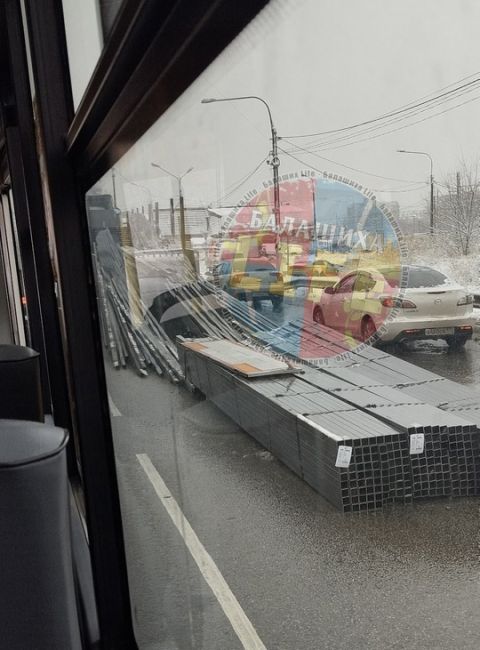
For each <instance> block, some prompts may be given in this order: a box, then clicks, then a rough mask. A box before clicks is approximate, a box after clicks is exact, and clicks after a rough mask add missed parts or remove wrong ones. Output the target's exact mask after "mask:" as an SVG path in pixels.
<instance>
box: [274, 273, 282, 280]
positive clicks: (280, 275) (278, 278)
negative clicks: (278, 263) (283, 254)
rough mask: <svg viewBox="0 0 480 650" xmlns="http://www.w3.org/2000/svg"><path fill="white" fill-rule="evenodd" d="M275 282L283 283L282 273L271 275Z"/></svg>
mask: <svg viewBox="0 0 480 650" xmlns="http://www.w3.org/2000/svg"><path fill="white" fill-rule="evenodd" d="M273 275H274V276H275V278H276V280H277V282H283V274H282V273H274V274H273Z"/></svg>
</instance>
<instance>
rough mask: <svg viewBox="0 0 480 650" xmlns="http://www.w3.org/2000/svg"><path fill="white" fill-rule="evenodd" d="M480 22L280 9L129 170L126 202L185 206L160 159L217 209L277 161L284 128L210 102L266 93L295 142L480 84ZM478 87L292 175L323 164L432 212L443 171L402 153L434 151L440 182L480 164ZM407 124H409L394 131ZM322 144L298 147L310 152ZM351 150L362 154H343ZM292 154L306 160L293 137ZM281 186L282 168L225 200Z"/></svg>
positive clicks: (300, 6) (343, 1)
mask: <svg viewBox="0 0 480 650" xmlns="http://www.w3.org/2000/svg"><path fill="white" fill-rule="evenodd" d="M232 10H233V9H232ZM479 26H480V2H478V1H477V0H420V1H419V0H301V1H298V0H297V1H294V0H273V1H272V2H271V3H270V4H269V5H268V6H267V8H266V9H265V10H264V11H263V12H262V13H261V14H260V15H259V16H258V17H257V18H256V19H255V20H254V21H253V22H252V23H251V25H250V26H249V27H248V28H247V29H246V30H245V31H244V32H243V33H242V34H241V35H240V36H239V37H238V38H237V39H236V41H234V42H233V43H232V44H231V45H230V46H229V48H227V50H226V51H224V52H223V53H222V54H221V55H220V56H219V57H218V59H217V60H216V61H215V62H214V63H213V64H212V65H211V66H210V67H209V68H208V70H206V71H205V73H204V74H203V75H202V76H201V77H200V78H199V79H198V80H197V81H196V82H195V83H194V84H193V85H192V86H191V87H190V88H189V89H188V91H187V92H186V93H184V95H183V96H182V97H181V98H180V99H179V100H178V101H177V102H176V104H175V105H174V106H173V107H172V108H171V109H170V110H169V111H168V112H167V113H166V114H165V115H164V116H163V117H162V118H161V119H160V120H159V121H158V123H157V124H156V125H154V126H153V127H152V128H151V129H150V131H149V132H148V133H147V134H146V135H145V136H144V137H143V138H142V140H141V141H140V142H139V143H137V144H136V145H135V146H134V147H133V148H132V149H131V151H130V152H129V153H128V154H127V155H126V156H125V157H124V159H122V160H121V161H120V162H119V163H118V165H116V169H117V170H118V172H119V174H120V175H121V176H120V178H119V183H122V186H121V187H120V188H117V189H119V190H120V191H119V197H120V199H119V201H123V202H124V204H125V207H132V206H133V205H135V204H136V203H139V202H145V203H146V202H148V201H149V200H152V199H153V200H159V201H160V202H161V203H163V204H167V203H168V198H169V196H171V195H174V196H176V193H177V184H176V182H172V180H171V179H170V178H168V176H166V175H165V174H164V173H163V172H161V171H160V170H158V169H155V168H153V167H151V164H150V163H151V162H152V161H156V162H157V163H159V164H161V165H162V166H163V167H165V168H166V169H168V170H170V171H171V172H172V173H173V174H176V175H179V174H183V173H184V172H185V171H186V170H187V169H189V168H190V167H191V166H193V167H194V170H193V171H192V172H191V173H189V174H188V175H187V176H186V177H185V179H184V181H183V187H184V194H185V197H186V201H187V202H190V204H197V205H201V204H208V203H213V204H215V203H216V201H217V200H218V199H219V198H222V197H223V195H225V194H226V192H227V190H228V189H230V188H231V186H232V185H233V186H235V185H236V182H237V181H238V180H241V179H242V178H243V177H245V176H247V175H248V174H249V173H250V172H252V171H253V170H254V169H255V167H256V166H257V165H258V164H259V163H260V162H261V160H262V159H263V158H264V157H266V156H267V154H268V151H269V146H270V144H269V136H270V129H269V122H268V117H267V113H266V110H265V107H264V106H263V105H262V104H261V103H260V102H256V101H241V102H228V103H227V102H224V103H217V104H207V105H203V104H201V103H200V100H201V99H202V98H203V97H229V96H238V95H259V96H261V97H262V98H264V99H265V100H266V101H267V102H268V103H269V105H270V108H271V111H272V114H273V119H274V122H275V124H276V127H277V129H278V133H279V135H280V136H283V137H288V136H292V135H293V136H295V135H301V134H308V133H316V132H320V131H329V130H333V129H339V128H342V127H346V126H350V125H352V124H356V123H359V122H363V121H366V120H370V119H372V118H375V117H377V116H380V115H382V114H384V113H387V112H390V111H392V110H395V109H397V108H399V107H403V106H404V105H406V104H408V103H410V102H414V101H415V100H420V101H425V99H428V97H430V96H433V95H434V94H437V91H439V92H445V91H446V90H451V89H453V88H454V87H455V86H454V85H451V84H456V82H459V81H460V80H462V79H464V81H463V82H462V83H468V82H473V81H474V80H475V79H477V77H478V78H479V79H480V73H479V74H478V75H475V73H476V72H477V70H480V62H479V50H480V44H479ZM467 77H468V78H467ZM450 85H451V86H450ZM447 86H448V88H445V87H447ZM477 88H478V90H476V89H477ZM442 89H443V90H442ZM468 91H469V92H468V94H464V95H461V96H459V97H458V98H457V99H456V100H455V101H451V102H449V103H442V104H440V105H438V106H437V107H436V108H434V109H432V110H428V111H425V112H422V113H419V114H418V115H416V116H414V117H411V118H409V120H408V123H410V122H413V121H415V120H420V119H424V118H428V119H427V120H426V121H423V122H422V123H420V124H416V125H414V126H411V127H409V128H402V129H401V130H397V131H396V132H394V133H391V134H389V135H385V136H383V137H376V138H372V136H377V135H378V134H379V131H378V130H375V131H369V132H367V133H365V134H364V135H359V136H357V137H356V138H354V139H353V140H360V139H364V138H369V139H368V140H366V141H364V142H356V143H354V144H352V140H349V141H339V142H336V143H331V142H330V144H328V143H327V144H323V145H322V150H321V151H317V152H316V153H317V156H323V157H325V158H328V159H330V161H334V162H329V161H327V160H322V159H321V158H319V157H317V156H315V155H312V154H311V153H306V152H304V151H301V150H297V151H296V152H295V153H294V155H295V156H297V158H298V159H299V160H301V161H302V162H301V163H300V162H297V161H296V160H294V159H292V158H291V157H289V156H288V155H287V154H284V153H281V167H280V170H281V172H282V173H285V172H287V171H293V170H298V169H302V168H307V167H308V166H313V167H314V168H317V169H320V170H327V171H334V172H340V173H342V174H344V175H345V176H348V177H349V178H351V179H352V180H355V181H357V182H359V183H361V184H362V185H367V186H369V187H370V188H372V189H375V190H377V191H380V190H381V191H382V193H381V194H379V196H380V198H381V199H382V200H398V201H400V203H401V205H402V206H403V207H404V208H408V207H409V206H415V205H416V206H420V207H422V205H423V204H424V203H425V200H426V199H427V198H428V192H429V187H428V185H427V184H426V183H427V181H428V179H429V173H430V165H429V161H428V159H427V158H426V157H424V156H414V155H407V154H399V153H396V150H397V149H415V150H423V151H426V152H428V153H430V154H431V156H432V158H433V161H434V176H435V178H436V179H438V180H439V181H443V180H444V178H445V176H446V175H447V174H448V173H450V172H454V171H455V170H456V168H457V166H458V161H459V159H460V158H462V157H463V158H465V159H466V160H468V161H472V160H475V159H476V158H477V157H479V153H480V146H479V143H478V133H479V128H478V114H479V111H480V82H479V84H478V86H476V85H472V86H471V87H469V88H468ZM427 96H428V97H427ZM476 98H479V99H478V101H470V102H469V103H467V104H465V105H464V106H460V107H457V108H455V109H454V110H451V111H450V112H446V113H444V114H443V115H439V116H437V117H432V115H433V114H434V113H436V112H439V111H442V110H445V109H446V108H450V107H452V106H454V105H455V104H460V103H462V102H465V101H469V100H472V99H476ZM402 116H403V115H402ZM406 124H407V121H406V120H403V121H401V122H395V123H393V124H392V125H391V126H390V127H389V128H387V127H385V128H384V129H383V130H384V131H386V130H389V129H398V128H399V127H404V126H405V125H406ZM372 126H375V127H377V126H378V123H375V124H374V125H372ZM365 128H369V127H365ZM354 133H355V132H353V134H354ZM344 134H347V135H350V134H352V131H348V132H342V133H341V134H340V135H344ZM332 137H333V136H329V139H330V140H331V139H332ZM322 139H323V140H325V136H323V138H322V137H320V136H318V137H310V138H304V139H292V140H291V142H293V143H294V144H296V145H300V146H302V147H304V148H307V149H308V148H310V147H311V146H312V145H315V144H318V143H319V141H321V140H322ZM346 142H348V144H349V146H341V147H340V148H337V147H338V145H344V144H346ZM280 146H281V147H282V148H284V149H286V150H290V151H292V146H291V144H289V143H288V142H286V140H282V141H280ZM335 163H341V164H343V165H346V166H348V167H353V168H356V170H360V171H354V170H352V169H347V168H345V167H342V166H340V165H339V164H335ZM363 172H370V173H372V174H377V175H380V176H385V177H391V178H392V179H398V180H387V179H383V178H377V177H375V176H372V175H367V174H365V173H363ZM270 176H271V170H270V168H269V167H268V166H267V165H266V164H263V165H261V166H260V168H259V170H258V171H257V173H255V174H254V175H253V176H252V177H251V178H250V179H249V180H248V181H247V182H246V183H245V184H244V185H241V186H240V187H239V188H238V190H237V191H236V192H234V193H232V194H230V195H229V196H227V197H226V198H225V199H224V204H228V205H231V204H233V203H235V201H236V200H238V199H240V198H241V196H242V194H243V193H244V192H245V191H247V190H250V189H253V188H255V187H256V186H260V184H261V181H262V180H263V179H265V178H269V177H270ZM109 182H110V180H109V176H108V175H107V177H106V178H105V179H104V181H103V182H101V183H100V184H99V186H100V187H104V188H105V189H107V188H108V184H109ZM415 183H418V185H415ZM422 183H423V184H422ZM439 189H441V188H439ZM391 190H401V191H391ZM404 190H407V191H404Z"/></svg>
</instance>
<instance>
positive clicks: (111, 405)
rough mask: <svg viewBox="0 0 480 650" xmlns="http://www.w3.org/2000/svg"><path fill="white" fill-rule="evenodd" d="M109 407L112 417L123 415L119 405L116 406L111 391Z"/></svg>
mask: <svg viewBox="0 0 480 650" xmlns="http://www.w3.org/2000/svg"><path fill="white" fill-rule="evenodd" d="M108 407H109V409H110V415H111V416H112V418H118V417H120V416H121V415H122V414H121V413H120V411H119V410H118V409H117V407H116V406H115V402H114V401H113V399H112V396H111V395H110V393H108Z"/></svg>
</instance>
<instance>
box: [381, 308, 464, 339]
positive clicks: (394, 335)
mask: <svg viewBox="0 0 480 650" xmlns="http://www.w3.org/2000/svg"><path fill="white" fill-rule="evenodd" d="M474 325H475V318H473V317H472V316H471V315H468V316H465V317H460V318H451V319H449V318H442V319H436V320H434V319H432V320H430V321H428V322H425V321H424V320H422V321H418V322H416V321H415V320H408V321H407V320H402V321H400V320H395V321H393V322H392V323H388V324H387V325H386V328H387V331H386V332H385V333H382V335H381V340H382V341H384V342H389V343H390V342H392V343H399V342H401V341H407V340H417V339H445V338H447V337H450V336H462V337H466V338H471V337H472V335H473V328H474Z"/></svg>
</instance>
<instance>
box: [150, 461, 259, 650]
mask: <svg viewBox="0 0 480 650" xmlns="http://www.w3.org/2000/svg"><path fill="white" fill-rule="evenodd" d="M137 459H138V462H139V463H140V465H141V466H142V467H143V469H144V471H145V474H146V475H147V476H148V478H149V479H150V482H151V484H152V485H153V487H154V489H155V492H156V493H157V496H158V498H159V499H160V501H161V502H162V504H163V505H164V507H165V510H166V511H167V512H168V514H169V516H170V518H171V520H172V521H173V523H174V524H175V527H176V528H177V530H178V532H179V533H180V535H181V536H182V537H183V541H184V542H185V544H186V546H187V548H188V550H189V551H190V553H191V555H192V557H193V559H194V560H195V562H196V563H197V565H198V568H199V569H200V571H201V573H202V575H203V577H204V578H205V580H206V582H207V584H208V586H209V587H210V589H211V590H212V591H213V593H214V594H215V596H216V598H217V600H218V602H219V603H220V606H221V607H222V609H223V611H224V612H225V615H226V617H227V618H228V620H229V621H230V624H231V626H232V627H233V629H234V631H235V633H236V635H237V636H238V638H239V639H240V641H241V643H242V646H243V647H244V648H245V649H246V650H266V647H265V646H264V644H263V642H262V640H261V639H260V637H259V636H258V634H257V632H256V630H255V628H254V627H253V625H252V624H251V622H250V620H249V619H248V618H247V615H246V614H245V612H244V611H243V609H242V608H241V606H240V603H239V602H238V600H237V599H236V598H235V596H234V595H233V593H232V591H231V589H230V587H229V586H228V584H227V582H226V580H225V578H224V577H223V576H222V574H221V573H220V571H219V569H218V567H217V565H216V564H215V562H214V561H213V560H212V558H211V557H210V555H209V554H208V552H207V550H206V549H205V547H204V546H203V544H202V543H201V541H200V540H199V539H198V537H197V535H196V533H195V531H194V530H193V528H192V527H191V526H190V524H189V523H188V520H187V519H186V517H185V515H184V514H183V512H182V511H181V509H180V507H179V505H178V503H177V502H176V501H175V499H174V497H173V495H172V493H171V492H170V490H169V489H168V488H167V486H166V485H165V483H164V481H163V479H162V477H161V476H160V474H159V473H158V472H157V470H156V468H155V466H154V465H153V463H152V461H151V460H150V458H149V457H148V455H147V454H137Z"/></svg>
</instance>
